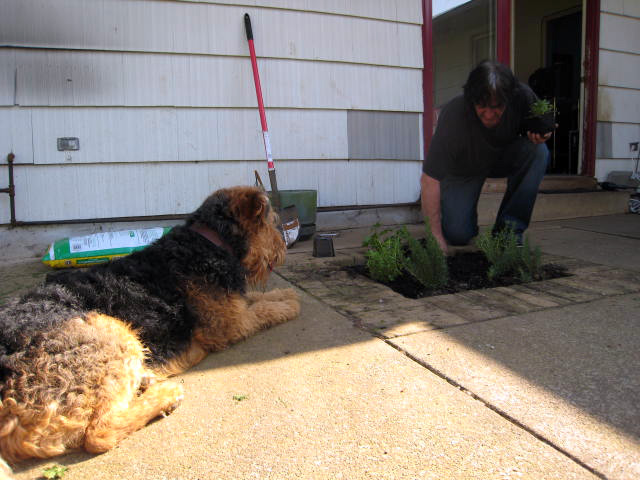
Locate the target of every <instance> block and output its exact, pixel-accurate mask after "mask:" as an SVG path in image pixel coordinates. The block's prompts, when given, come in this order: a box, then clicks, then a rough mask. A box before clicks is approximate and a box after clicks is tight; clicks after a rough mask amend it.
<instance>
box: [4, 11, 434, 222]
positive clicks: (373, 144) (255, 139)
mask: <svg viewBox="0 0 640 480" xmlns="http://www.w3.org/2000/svg"><path fill="white" fill-rule="evenodd" d="M247 3H251V5H252V6H250V7H248V6H242V4H245V5H246V4H247ZM2 9H3V13H2V15H0V45H1V46H2V47H0V155H1V156H2V157H5V155H6V154H7V153H9V152H14V153H15V155H16V162H17V164H18V165H17V167H16V169H15V182H16V210H17V218H18V220H21V221H52V220H68V219H89V218H112V217H137V216H148V215H165V214H181V213H187V212H189V211H192V210H193V209H194V208H195V207H197V205H199V203H200V202H201V201H202V199H203V198H204V197H205V196H206V195H207V194H208V193H210V192H211V191H212V190H214V189H217V188H219V187H224V186H230V185H235V184H251V183H253V182H254V173H253V172H254V170H258V171H259V172H260V173H261V176H262V178H263V181H267V182H268V180H267V178H268V176H267V172H266V161H265V160H264V148H263V145H262V136H261V132H260V122H259V116H258V111H257V104H256V98H255V90H254V85H253V76H252V72H251V65H250V60H249V56H248V47H247V40H246V36H245V32H244V22H243V15H244V13H245V12H247V13H249V14H250V15H251V18H252V24H253V32H254V37H255V41H256V52H257V55H258V65H259V69H260V76H261V81H262V89H263V95H264V101H265V106H266V108H267V120H268V123H269V130H270V133H271V141H272V150H273V155H274V158H275V159H276V169H277V174H278V186H279V188H280V189H316V190H317V191H318V204H319V206H339V205H367V204H393V203H404V202H412V201H414V200H415V199H416V198H418V195H419V173H420V162H421V155H422V150H423V149H422V146H421V142H422V135H421V133H420V132H421V131H422V123H421V115H420V113H421V112H422V105H423V100H422V44H421V23H422V11H421V1H420V0H350V1H349V2H344V1H342V0H315V1H314V2H309V1H307V0H262V1H252V2H246V1H244V2H243V1H215V2H213V1H210V2H208V1H197V2H196V1H187V0H175V1H171V0H91V1H87V0H4V1H3V6H2ZM394 125H402V126H403V132H404V133H403V135H398V134H397V133H398V131H397V128H394ZM59 137H78V138H79V141H80V150H79V151H75V152H59V151H57V143H56V141H57V138H59ZM408 143H409V144H408ZM7 182H8V180H7V173H6V169H5V168H1V169H0V186H5V184H6V183H7ZM8 203H9V202H8V197H7V196H6V195H1V196H0V223H7V222H8V220H9V206H8Z"/></svg>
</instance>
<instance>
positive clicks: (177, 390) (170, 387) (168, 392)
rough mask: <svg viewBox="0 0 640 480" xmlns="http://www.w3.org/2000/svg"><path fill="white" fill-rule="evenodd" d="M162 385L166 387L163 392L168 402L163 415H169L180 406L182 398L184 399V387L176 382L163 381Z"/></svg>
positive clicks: (162, 412)
mask: <svg viewBox="0 0 640 480" xmlns="http://www.w3.org/2000/svg"><path fill="white" fill-rule="evenodd" d="M162 386H163V387H164V388H163V390H165V391H164V392H163V394H164V395H165V399H166V404H165V406H164V408H163V409H162V411H161V414H162V416H163V417H167V416H169V415H171V414H172V413H173V412H174V411H175V409H176V408H178V407H179V406H180V404H181V403H182V400H184V389H183V388H182V385H179V384H177V383H175V382H163V383H162Z"/></svg>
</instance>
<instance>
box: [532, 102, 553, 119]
mask: <svg viewBox="0 0 640 480" xmlns="http://www.w3.org/2000/svg"><path fill="white" fill-rule="evenodd" d="M529 110H530V112H531V117H530V118H533V117H541V116H543V115H546V114H547V113H551V112H555V108H553V105H552V104H551V102H549V100H536V101H535V102H533V103H532V104H531V107H530V108H529Z"/></svg>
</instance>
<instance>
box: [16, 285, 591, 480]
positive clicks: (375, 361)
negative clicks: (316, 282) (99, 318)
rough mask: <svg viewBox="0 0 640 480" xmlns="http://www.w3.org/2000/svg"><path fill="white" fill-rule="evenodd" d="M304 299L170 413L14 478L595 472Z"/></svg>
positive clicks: (210, 366)
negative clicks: (114, 443) (121, 437)
mask: <svg viewBox="0 0 640 480" xmlns="http://www.w3.org/2000/svg"><path fill="white" fill-rule="evenodd" d="M273 283H274V284H275V285H278V286H286V282H284V281H283V280H281V279H279V280H277V281H275V282H273ZM302 305H303V306H302V315H301V318H300V319H298V320H294V321H292V322H290V323H288V324H285V325H281V326H279V327H276V328H273V329H271V330H268V331H265V332H262V333H261V334H259V335H257V336H254V337H252V338H250V339H248V340H247V341H245V342H243V343H241V344H239V345H237V346H235V347H233V348H231V349H229V350H227V351H224V352H222V353H219V354H214V355H211V356H209V357H208V358H207V359H206V360H205V361H204V362H203V363H202V364H200V365H199V366H198V367H196V368H194V369H192V370H191V371H189V372H187V373H185V374H184V375H181V376H179V377H177V378H176V381H179V382H182V383H183V384H184V388H185V391H186V398H185V400H184V403H183V405H181V406H180V407H179V408H178V409H177V410H176V412H174V413H173V414H172V415H171V416H169V417H168V418H166V419H162V420H160V421H157V422H155V423H153V424H152V425H150V426H148V427H146V428H143V429H142V430H140V431H138V432H136V433H135V434H134V435H132V436H131V437H130V438H128V439H126V440H125V441H123V442H122V443H121V444H120V446H119V447H118V448H116V449H114V450H112V451H110V452H107V453H105V454H103V455H99V456H91V455H87V454H84V453H78V454H71V455H67V456H63V457H59V458H56V459H53V460H48V461H30V462H26V463H23V464H21V465H20V466H19V467H18V469H17V475H16V478H17V479H18V480H26V479H34V478H37V477H38V476H39V475H40V474H41V471H42V468H43V467H45V466H47V465H51V464H52V463H59V464H64V465H68V466H69V467H70V468H69V470H68V472H67V474H66V475H65V480H76V479H83V480H85V479H88V478H91V479H94V480H100V479H105V480H106V479H108V480H118V479H126V480H138V479H140V480H142V479H144V480H147V479H151V478H153V479H172V480H173V479H175V480H177V479H190V480H191V479H193V480H195V479H230V480H231V479H233V480H236V479H252V478H265V479H294V478H300V479H336V478H345V479H347V478H349V479H364V478H387V479H394V480H395V479H418V478H425V479H444V478H465V479H482V480H486V479H488V478H496V479H502V478H525V479H526V478H528V479H537V480H539V479H552V478H558V473H559V472H561V478H563V479H595V478H597V477H596V476H595V475H593V474H592V473H591V472H590V471H589V470H588V469H585V468H583V467H582V466H581V465H579V464H578V463H576V462H575V461H573V460H572V459H571V458H569V457H567V456H566V455H564V454H563V453H561V452H559V451H557V450H556V449H555V448H553V447H551V446H549V445H548V444H546V443H544V442H541V441H539V439H537V438H536V437H535V436H533V435H531V434H530V433H529V432H527V431H526V430H523V429H522V428H520V427H519V426H518V425H516V424H514V423H512V422H510V421H509V420H507V419H505V418H504V417H503V416H501V415H499V414H497V413H496V412H494V411H492V410H490V409H487V408H486V406H485V405H484V404H483V403H482V402H479V401H477V400H475V399H473V398H472V397H471V396H469V395H467V394H466V393H465V392H462V391H460V390H459V389H458V388H456V387H454V386H452V385H451V384H449V383H448V382H446V381H444V380H443V379H441V378H438V377H437V376H435V375H433V374H432V373H431V372H429V371H428V370H426V369H424V368H423V367H421V366H420V365H419V364H417V363H416V362H414V361H412V360H411V359H410V358H408V357H407V356H406V355H404V354H403V353H401V352H399V351H398V350H396V349H394V348H392V347H391V346H390V345H388V344H386V343H384V342H382V341H380V340H379V339H376V338H373V337H372V336H371V335H369V334H367V333H365V332H363V331H362V330H359V329H357V328H354V326H353V325H352V324H351V323H350V322H349V321H346V319H345V318H344V317H342V316H341V315H339V314H337V313H335V312H334V311H332V310H331V309H328V308H327V307H326V305H324V304H322V303H320V302H318V301H317V300H315V299H313V298H312V297H311V296H309V295H306V294H303V296H302Z"/></svg>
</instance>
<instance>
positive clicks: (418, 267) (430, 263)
mask: <svg viewBox="0 0 640 480" xmlns="http://www.w3.org/2000/svg"><path fill="white" fill-rule="evenodd" d="M425 229H426V236H425V239H424V245H423V243H422V242H420V241H418V240H416V239H415V238H413V237H412V236H411V235H408V237H407V246H408V255H407V256H406V258H405V261H404V268H405V270H406V271H407V272H409V274H411V275H412V276H413V277H414V278H415V279H416V280H418V281H419V282H420V283H421V284H422V285H423V286H424V287H426V288H429V289H436V288H440V287H443V286H445V285H446V284H447V282H448V281H449V270H448V268H447V258H446V256H445V254H444V253H443V252H442V249H441V248H440V245H438V241H437V240H436V237H434V236H433V233H431V228H429V219H428V218H425Z"/></svg>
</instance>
